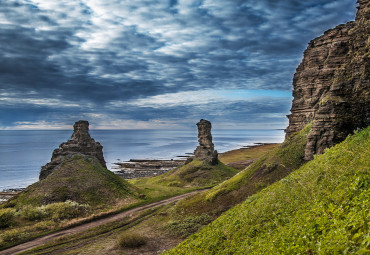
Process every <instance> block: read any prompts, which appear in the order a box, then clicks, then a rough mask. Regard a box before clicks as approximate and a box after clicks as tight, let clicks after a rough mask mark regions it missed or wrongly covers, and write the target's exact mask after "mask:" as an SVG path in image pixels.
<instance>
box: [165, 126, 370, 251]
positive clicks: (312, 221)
mask: <svg viewBox="0 0 370 255" xmlns="http://www.w3.org/2000/svg"><path fill="white" fill-rule="evenodd" d="M369 158H370V127H368V128H367V129H365V130H363V131H361V132H359V133H357V134H356V135H354V136H350V137H348V138H347V139H346V140H345V141H344V142H342V143H341V144H338V145H336V146H335V147H333V148H331V149H329V150H327V151H326V152H325V153H324V154H323V155H320V156H318V157H316V158H315V159H314V160H313V161H310V162H308V163H307V164H305V165H304V166H303V167H301V168H300V169H299V170H297V171H295V172H294V173H292V174H291V175H289V176H288V177H286V178H284V179H283V180H281V181H279V182H277V183H275V184H274V185H271V186H270V187H268V188H266V189H264V190H263V191H261V192H259V193H258V194H256V195H254V196H251V197H250V198H248V199H247V200H246V201H245V202H243V203H242V204H240V205H237V206H235V207H234V208H232V209H231V210H229V211H228V212H226V213H225V214H223V215H222V216H221V217H220V218H218V219H217V220H216V221H214V222H213V223H212V224H211V225H209V226H207V227H205V228H204V229H202V230H201V231H200V232H198V233H196V234H195V235H193V236H191V237H190V238H189V239H187V240H186V241H185V242H183V243H181V244H180V245H179V246H178V247H176V248H175V249H173V250H171V251H170V252H168V253H167V254H346V253H347V254H349V253H350V254H354V253H356V254H369V252H370V226H369V221H370V208H369V204H370V192H369V188H370V163H369Z"/></svg>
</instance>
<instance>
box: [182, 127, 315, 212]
mask: <svg viewBox="0 0 370 255" xmlns="http://www.w3.org/2000/svg"><path fill="white" fill-rule="evenodd" d="M309 131H310V125H308V126H307V127H305V128H304V129H303V130H301V131H300V132H297V133H296V134H295V135H293V136H292V137H290V138H289V139H287V140H286V141H285V142H284V143H282V144H280V145H278V146H276V147H275V148H274V149H273V150H271V151H270V152H268V153H267V154H266V155H264V156H262V157H261V158H260V159H259V160H257V161H256V162H254V163H253V164H252V165H250V166H249V167H247V168H246V169H245V170H243V171H241V172H240V173H238V174H237V175H235V176H234V177H232V178H230V179H229V180H227V181H225V182H223V183H221V184H219V185H218V186H216V187H214V188H212V189H210V190H208V191H205V192H203V193H201V194H197V195H195V196H192V197H190V198H188V199H185V200H182V201H180V202H179V203H178V205H177V206H176V208H177V211H178V212H181V213H182V214H193V215H194V214H203V213H206V214H208V215H215V216H217V215H220V213H222V212H223V211H226V210H227V209H229V208H231V207H232V206H234V205H235V204H237V203H240V202H242V201H244V200H245V199H246V198H247V197H248V196H250V195H252V194H255V193H256V192H258V191H259V190H261V189H263V188H265V187H266V186H268V185H270V184H271V183H274V182H276V181H278V180H280V179H282V178H284V177H285V176H287V175H288V174H289V173H291V172H292V171H293V170H295V169H298V168H299V167H300V166H302V165H303V164H304V163H305V161H304V160H303V157H304V149H305V147H306V142H307V134H308V132H309Z"/></svg>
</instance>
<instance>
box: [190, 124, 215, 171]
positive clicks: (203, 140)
mask: <svg viewBox="0 0 370 255" xmlns="http://www.w3.org/2000/svg"><path fill="white" fill-rule="evenodd" d="M197 126H198V141H199V146H198V147H197V148H196V149H195V151H194V157H195V158H196V159H199V160H201V161H204V162H206V163H208V164H211V165H216V164H217V163H218V153H217V151H216V150H214V145H213V143H212V135H211V129H212V125H211V122H209V121H208V120H204V119H201V120H200V121H199V122H198V123H197Z"/></svg>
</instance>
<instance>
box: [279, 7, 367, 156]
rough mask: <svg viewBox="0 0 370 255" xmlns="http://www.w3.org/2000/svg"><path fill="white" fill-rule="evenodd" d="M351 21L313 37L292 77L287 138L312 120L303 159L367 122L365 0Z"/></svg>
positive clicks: (362, 126)
mask: <svg viewBox="0 0 370 255" xmlns="http://www.w3.org/2000/svg"><path fill="white" fill-rule="evenodd" d="M358 3H359V4H360V6H359V7H358V12H357V15H356V21H355V22H349V23H347V24H345V25H339V26H337V27H336V28H334V29H331V30H328V31H326V32H325V33H324V35H322V36H320V37H318V38H316V39H314V40H312V41H311V42H310V43H309V46H308V48H307V49H306V51H305V53H304V58H303V60H302V63H301V64H300V65H299V66H298V68H297V71H296V73H295V75H294V78H293V97H294V99H293V104H292V108H291V114H290V115H288V118H289V126H288V128H287V129H286V130H285V131H286V137H289V136H291V135H292V134H293V133H295V132H296V131H299V130H301V129H302V128H303V127H304V126H306V125H307V124H308V123H310V122H313V124H312V127H311V132H310V133H309V135H308V141H307V146H306V150H305V159H306V160H311V159H312V158H313V155H315V154H320V153H322V152H323V151H324V150H325V148H328V147H331V146H333V145H335V144H337V143H339V142H341V141H343V140H344V139H345V138H346V137H347V135H348V134H350V133H351V132H353V130H355V129H357V128H364V127H367V126H368V125H369V124H370V100H369V98H370V96H369V94H370V89H369V88H370V85H369V81H370V78H369V73H370V70H369V67H370V60H369V57H370V53H369V48H370V43H369V41H370V38H369V34H370V33H369V32H370V22H369V16H370V7H369V6H370V4H369V0H360V1H358Z"/></svg>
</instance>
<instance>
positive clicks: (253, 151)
mask: <svg viewBox="0 0 370 255" xmlns="http://www.w3.org/2000/svg"><path fill="white" fill-rule="evenodd" d="M276 146H277V144H266V145H259V146H255V147H251V148H241V149H237V150H232V151H227V152H224V153H220V154H219V155H218V158H219V160H220V161H221V162H222V163H224V164H229V163H235V162H239V161H245V160H252V161H253V160H255V159H258V158H260V157H261V156H262V155H264V154H266V153H267V152H269V151H270V150H272V149H273V148H275V147H276Z"/></svg>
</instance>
